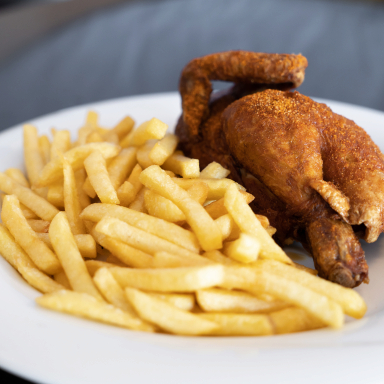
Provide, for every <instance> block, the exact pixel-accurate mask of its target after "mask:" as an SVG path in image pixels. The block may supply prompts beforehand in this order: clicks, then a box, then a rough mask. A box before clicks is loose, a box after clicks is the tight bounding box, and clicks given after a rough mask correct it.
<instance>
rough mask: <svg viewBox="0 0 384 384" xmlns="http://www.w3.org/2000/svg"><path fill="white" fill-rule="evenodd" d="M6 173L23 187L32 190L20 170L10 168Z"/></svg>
mask: <svg viewBox="0 0 384 384" xmlns="http://www.w3.org/2000/svg"><path fill="white" fill-rule="evenodd" d="M4 173H5V174H6V175H7V176H9V177H10V178H11V179H13V180H14V181H16V182H17V183H19V184H20V185H22V186H23V187H26V188H30V185H29V181H28V180H27V178H26V177H25V176H24V173H23V172H21V171H20V169H17V168H8V169H7V170H6V171H5V172H4Z"/></svg>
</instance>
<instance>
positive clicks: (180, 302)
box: [147, 292, 195, 311]
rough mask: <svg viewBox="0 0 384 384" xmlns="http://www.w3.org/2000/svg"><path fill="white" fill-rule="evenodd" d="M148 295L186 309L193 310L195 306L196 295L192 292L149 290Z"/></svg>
mask: <svg viewBox="0 0 384 384" xmlns="http://www.w3.org/2000/svg"><path fill="white" fill-rule="evenodd" d="M147 295H149V296H152V297H156V298H158V299H161V300H164V301H166V302H167V303H169V304H172V305H174V306H175V307H176V308H179V309H182V310H184V311H191V310H192V309H193V308H194V307H195V295H194V294H192V293H164V292H163V293H158V292H147Z"/></svg>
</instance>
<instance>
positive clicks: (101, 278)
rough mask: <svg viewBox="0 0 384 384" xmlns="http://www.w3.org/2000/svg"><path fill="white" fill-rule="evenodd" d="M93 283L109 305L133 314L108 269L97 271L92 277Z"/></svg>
mask: <svg viewBox="0 0 384 384" xmlns="http://www.w3.org/2000/svg"><path fill="white" fill-rule="evenodd" d="M93 281H94V282H95V284H96V287H97V288H99V291H100V292H101V294H102V295H103V296H104V298H105V299H106V300H107V302H109V303H111V304H112V305H114V306H115V307H116V308H120V309H122V310H123V311H125V312H129V313H131V314H134V311H133V309H132V307H131V305H130V304H129V303H128V301H127V299H126V297H125V294H124V291H123V289H122V288H121V287H120V285H119V284H118V283H117V281H116V280H115V279H114V277H113V275H112V273H111V272H110V271H109V270H108V268H100V269H98V270H97V272H96V273H95V275H94V276H93Z"/></svg>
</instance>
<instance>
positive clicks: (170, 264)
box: [152, 251, 212, 268]
mask: <svg viewBox="0 0 384 384" xmlns="http://www.w3.org/2000/svg"><path fill="white" fill-rule="evenodd" d="M208 264H212V262H211V261H209V259H207V258H205V257H202V256H200V255H197V254H196V255H193V257H192V256H185V255H184V256H179V255H174V254H172V253H169V252H164V251H162V252H157V253H155V254H154V256H153V262H152V268H180V267H195V266H199V265H208Z"/></svg>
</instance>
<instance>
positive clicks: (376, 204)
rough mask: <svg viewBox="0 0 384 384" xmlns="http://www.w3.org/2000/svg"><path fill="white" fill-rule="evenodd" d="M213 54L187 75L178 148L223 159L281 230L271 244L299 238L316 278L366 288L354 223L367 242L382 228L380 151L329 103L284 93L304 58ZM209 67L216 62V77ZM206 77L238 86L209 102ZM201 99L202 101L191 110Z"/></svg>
mask: <svg viewBox="0 0 384 384" xmlns="http://www.w3.org/2000/svg"><path fill="white" fill-rule="evenodd" d="M217 55H218V56H215V55H209V56H208V58H209V59H208V60H207V61H205V58H201V59H195V60H194V61H192V63H193V65H192V64H189V65H188V66H187V67H186V68H189V69H188V70H184V71H183V73H182V77H181V81H180V92H181V95H182V99H183V115H182V116H181V117H180V119H179V122H178V125H177V127H176V133H177V134H178V136H179V138H180V147H181V148H182V149H183V150H184V151H185V152H186V153H187V154H189V155H190V156H193V157H196V158H199V159H200V163H201V167H204V166H205V165H206V164H208V163H209V162H211V161H217V162H219V163H221V164H222V165H223V166H224V167H226V168H228V169H229V170H230V171H231V174H230V177H231V178H232V179H234V180H235V181H237V182H240V183H241V184H243V185H244V186H245V187H246V188H247V190H248V192H250V193H252V194H253V195H254V196H255V200H254V201H253V202H252V208H253V209H254V211H255V212H256V213H260V214H263V215H266V216H267V217H268V218H269V220H270V222H271V224H272V225H273V226H275V227H276V228H277V233H276V235H275V236H274V237H275V239H276V240H277V241H278V242H279V243H280V244H283V243H284V242H285V241H286V240H287V239H289V238H294V239H296V240H299V241H301V242H302V243H303V245H304V246H305V247H306V248H307V249H308V250H309V251H310V252H311V254H312V256H313V258H314V262H315V266H316V268H317V270H318V271H319V275H320V276H322V277H324V278H327V279H329V280H331V281H334V282H337V283H339V284H341V285H344V286H347V287H354V286H356V285H359V284H360V283H361V282H362V281H366V282H367V281H368V266H367V264H366V261H365V258H364V252H363V250H362V248H361V245H360V243H359V241H358V239H357V236H356V235H355V233H354V232H353V229H352V226H351V225H354V224H356V225H358V224H365V226H366V232H365V239H366V240H367V241H375V240H376V239H377V236H378V235H379V233H380V232H381V231H382V230H383V224H382V223H383V203H382V202H383V201H384V200H383V197H384V196H383V193H384V192H383V191H384V185H383V183H384V173H383V167H384V161H383V155H382V154H381V152H380V150H379V149H378V147H377V146H376V145H375V144H374V143H373V142H372V140H371V139H370V137H369V136H368V135H367V134H366V132H365V131H364V130H363V129H362V128H360V127H358V126H357V125H356V124H355V123H353V122H352V121H350V120H348V119H346V118H344V117H342V116H339V115H337V114H335V113H333V112H332V111H331V109H330V108H328V107H327V106H326V105H324V104H319V103H316V102H314V101H313V100H311V99H310V98H308V97H306V96H303V95H301V94H300V93H298V92H296V91H295V92H288V91H282V90H286V89H287V88H288V89H289V88H290V87H291V88H292V87H295V86H298V85H300V83H301V82H302V81H303V80H304V70H305V67H306V60H305V58H303V57H302V56H295V55H271V56H270V60H269V61H268V59H267V56H268V54H254V53H249V52H246V53H244V54H240V53H239V52H236V51H235V52H233V51H232V52H227V53H226V55H225V56H224V54H217ZM257 55H260V56H257ZM232 56H234V57H235V58H234V59H233V60H232ZM216 57H217V61H216ZM239 57H242V58H244V60H239ZM246 57H252V58H253V61H252V60H251V61H249V63H250V64H249V65H250V67H252V66H254V67H255V68H256V69H252V68H248V69H246V70H245V69H244V68H243V67H247V65H248V62H247V61H246V59H245V58H246ZM257 57H259V58H260V60H258V59H257ZM223 61H227V62H229V63H232V64H231V65H232V66H231V65H229V64H228V66H229V68H230V69H228V72H231V71H232V72H231V73H230V74H228V73H227V74H225V75H222V71H221V69H220V68H219V69H218V67H220V66H223ZM271 62H273V63H275V64H273V65H272V64H270V63H271ZM208 63H210V64H212V63H215V64H212V65H213V66H212V67H211V69H210V72H209V71H208V70H207V67H208ZM217 63H218V64H217ZM233 63H237V64H233ZM266 63H269V65H268V64H266ZM277 63H280V64H277ZM282 63H285V64H282ZM265 65H266V66H267V69H265V70H264V72H263V73H264V77H263V78H262V80H260V76H259V73H260V72H262V71H261V69H260V68H261V67H262V66H265ZM201 67H203V69H202V70H200V69H199V68H201ZM191 68H195V69H194V70H191ZM196 68H198V69H196ZM281 69H283V70H282V72H281V73H280V70H281ZM217 71H218V72H220V76H215V74H216V72H217ZM208 72H209V73H208ZM239 72H240V73H241V74H242V76H243V77H241V76H238V73H239ZM202 73H203V74H205V79H206V81H207V82H208V83H209V80H211V79H216V78H217V77H220V79H221V80H229V81H235V82H237V84H236V85H235V86H234V87H232V88H231V89H230V90H229V91H225V92H221V93H214V94H213V96H212V97H211V100H210V102H209V101H208V100H209V97H208V98H207V94H208V96H209V95H210V93H211V88H210V84H209V87H207V86H206V85H205V86H204V87H202V86H201V84H202V80H201V79H202V78H204V76H203V75H202ZM207 73H208V75H207ZM244 74H247V76H245V75H244ZM255 74H257V75H255ZM252 75H254V77H252ZM279 76H280V77H279ZM185 77H187V78H185ZM196 78H197V80H196V81H195V79H196ZM270 79H272V80H271V81H269V80H270ZM288 79H290V81H288ZM294 79H296V80H294ZM196 83H197V85H196ZM185 84H188V86H187V87H186V86H185ZM271 88H273V89H271ZM197 89H198V90H199V91H198V92H197V91H196V90H197ZM279 89H282V90H279ZM196 94H199V95H200V96H201V95H203V97H196V98H195V103H193V100H194V99H193V98H194V97H195V96H192V95H196Z"/></svg>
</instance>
